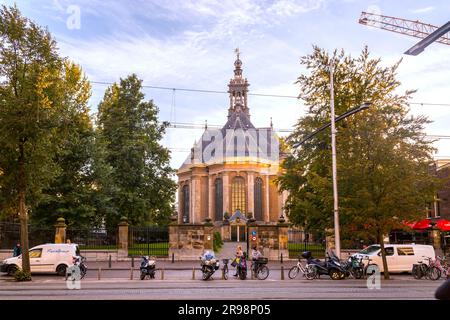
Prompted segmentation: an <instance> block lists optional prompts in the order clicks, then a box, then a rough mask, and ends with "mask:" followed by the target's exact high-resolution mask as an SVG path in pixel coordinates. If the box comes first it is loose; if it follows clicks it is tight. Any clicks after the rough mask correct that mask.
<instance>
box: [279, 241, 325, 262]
mask: <svg viewBox="0 0 450 320" xmlns="http://www.w3.org/2000/svg"><path fill="white" fill-rule="evenodd" d="M288 250H289V258H291V259H296V258H298V256H299V255H300V254H301V253H302V252H303V251H311V253H312V255H313V257H314V258H324V257H325V248H324V246H323V245H320V244H306V245H305V244H304V243H288Z"/></svg>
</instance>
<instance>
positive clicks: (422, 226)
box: [412, 219, 431, 230]
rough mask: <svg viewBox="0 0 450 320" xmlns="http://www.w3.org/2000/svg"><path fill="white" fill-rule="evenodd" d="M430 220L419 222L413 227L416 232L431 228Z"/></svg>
mask: <svg viewBox="0 0 450 320" xmlns="http://www.w3.org/2000/svg"><path fill="white" fill-rule="evenodd" d="M430 222H431V221H430V219H423V220H420V221H417V222H416V223H415V224H414V226H413V227H412V228H413V229H415V230H425V229H430V228H431V223H430Z"/></svg>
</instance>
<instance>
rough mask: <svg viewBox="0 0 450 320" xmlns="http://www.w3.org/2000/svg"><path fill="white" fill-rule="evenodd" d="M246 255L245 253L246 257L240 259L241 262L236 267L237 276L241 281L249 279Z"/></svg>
mask: <svg viewBox="0 0 450 320" xmlns="http://www.w3.org/2000/svg"><path fill="white" fill-rule="evenodd" d="M246 257H247V256H246V254H245V252H244V255H243V256H242V257H241V258H239V262H238V264H237V266H236V275H237V277H238V278H239V279H241V280H245V279H247V259H246Z"/></svg>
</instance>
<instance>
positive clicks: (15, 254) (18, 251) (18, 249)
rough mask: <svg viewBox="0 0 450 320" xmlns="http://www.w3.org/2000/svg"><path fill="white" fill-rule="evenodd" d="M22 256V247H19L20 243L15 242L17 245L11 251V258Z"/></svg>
mask: <svg viewBox="0 0 450 320" xmlns="http://www.w3.org/2000/svg"><path fill="white" fill-rule="evenodd" d="M21 254H22V247H21V246H20V243H19V242H17V244H16V245H15V246H14V249H13V257H18V256H20V255H21Z"/></svg>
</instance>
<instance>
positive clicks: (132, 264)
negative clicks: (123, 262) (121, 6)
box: [131, 256, 134, 268]
mask: <svg viewBox="0 0 450 320" xmlns="http://www.w3.org/2000/svg"><path fill="white" fill-rule="evenodd" d="M131 267H132V268H134V256H131Z"/></svg>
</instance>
